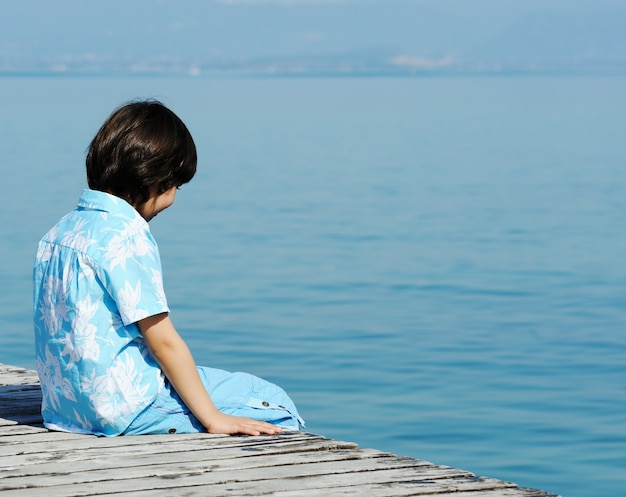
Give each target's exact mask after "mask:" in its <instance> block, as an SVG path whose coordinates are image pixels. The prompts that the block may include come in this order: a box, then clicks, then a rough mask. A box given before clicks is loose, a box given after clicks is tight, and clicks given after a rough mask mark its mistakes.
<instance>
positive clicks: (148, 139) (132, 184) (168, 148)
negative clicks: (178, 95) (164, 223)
mask: <svg viewBox="0 0 626 497" xmlns="http://www.w3.org/2000/svg"><path fill="white" fill-rule="evenodd" d="M196 164H197V155H196V146H195V144H194V142H193V138H192V137H191V134H190V133H189V130H188V129H187V127H186V126H185V124H184V123H183V122H182V121H181V120H180V119H179V118H178V116H177V115H176V114H174V113H173V112H172V111H171V110H169V109H168V108H167V107H165V106H164V105H163V104H162V103H160V102H158V101H155V100H147V101H137V102H131V103H128V104H126V105H123V106H122V107H120V108H118V109H117V110H115V111H114V112H113V113H112V114H111V115H110V116H109V117H108V119H107V120H106V121H105V122H104V124H103V125H102V127H101V128H100V130H99V131H98V133H97V134H96V136H95V137H94V139H93V140H92V141H91V144H90V145H89V151H88V152H87V159H86V165H87V183H88V185H89V188H91V189H92V190H100V191H104V192H108V193H112V194H113V195H116V196H118V197H121V198H123V199H125V200H127V201H128V202H129V203H131V204H132V205H134V206H135V207H137V206H139V205H141V204H143V203H144V202H146V201H147V200H148V199H149V198H150V190H151V189H152V188H153V187H154V186H155V185H156V186H157V187H158V191H159V193H163V192H165V191H167V190H169V189H170V188H172V187H179V186H180V185H182V184H184V183H187V182H189V181H190V180H191V178H193V176H194V174H195V173H196Z"/></svg>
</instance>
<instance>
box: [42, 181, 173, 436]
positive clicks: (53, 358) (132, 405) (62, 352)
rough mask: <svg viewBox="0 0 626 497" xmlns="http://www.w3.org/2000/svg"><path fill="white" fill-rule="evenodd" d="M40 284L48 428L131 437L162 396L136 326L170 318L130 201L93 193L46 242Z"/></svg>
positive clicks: (157, 268) (152, 254)
mask: <svg viewBox="0 0 626 497" xmlns="http://www.w3.org/2000/svg"><path fill="white" fill-rule="evenodd" d="M33 279H34V294H35V300H34V325H35V345H36V353H37V369H38V372H39V376H40V379H41V385H42V392H43V401H42V413H43V417H44V424H45V425H46V426H48V427H51V428H53V429H60V430H66V431H76V432H81V433H95V434H98V435H118V434H120V433H122V432H123V431H124V429H125V428H126V426H128V424H129V423H130V422H131V421H132V420H133V419H134V418H135V417H136V416H137V414H138V413H139V412H141V411H142V410H143V409H144V408H145V407H146V406H147V405H148V404H149V403H150V402H152V401H153V400H154V398H156V395H157V394H158V392H159V391H160V389H162V388H163V380H162V374H161V371H160V369H159V368H158V365H157V364H156V362H155V361H154V360H153V359H152V358H151V356H150V354H149V352H148V350H147V347H146V346H145V343H144V342H143V337H142V336H141V334H140V333H139V330H138V327H137V325H136V324H135V323H136V321H138V320H140V319H142V318H145V317H147V316H151V315H154V314H159V313H162V312H168V308H167V301H166V299H165V293H164V291H163V281H162V273H161V263H160V258H159V252H158V248H157V246H156V243H155V241H154V239H153V238H152V235H151V234H150V231H149V228H148V224H147V223H146V221H145V220H144V219H143V218H142V217H141V216H140V215H139V214H138V213H137V211H136V210H135V209H134V208H133V207H132V206H131V205H130V204H128V203H127V202H125V201H123V200H121V199H119V198H117V197H114V196H113V195H109V194H107V193H104V192H98V191H93V190H85V192H84V193H83V195H82V196H81V198H80V200H79V203H78V207H77V208H76V210H74V211H72V212H71V213H69V214H68V215H66V216H65V217H63V218H62V219H61V220H60V221H59V223H58V224H57V225H56V226H55V227H53V228H52V229H51V230H50V231H49V232H48V233H47V234H46V235H45V236H44V237H43V238H42V240H41V242H40V244H39V247H38V250H37V256H36V260H35V266H34V270H33Z"/></svg>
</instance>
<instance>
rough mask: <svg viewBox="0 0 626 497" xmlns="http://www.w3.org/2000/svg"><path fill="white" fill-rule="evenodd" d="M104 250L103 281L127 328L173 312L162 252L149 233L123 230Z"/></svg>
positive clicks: (102, 260) (112, 238) (111, 239)
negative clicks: (141, 321) (168, 304)
mask: <svg viewBox="0 0 626 497" xmlns="http://www.w3.org/2000/svg"><path fill="white" fill-rule="evenodd" d="M103 251H104V254H103V257H102V258H101V260H100V262H101V271H102V273H103V275H102V276H104V278H103V280H104V281H106V286H107V292H108V294H109V295H110V297H111V298H112V299H113V302H114V303H115V305H116V306H117V310H118V312H119V315H120V318H121V320H122V323H123V324H124V325H125V326H127V325H129V324H131V323H135V322H137V321H139V320H141V319H144V318H146V317H149V316H153V315H155V314H160V313H162V312H169V308H168V306H167V300H166V298H165V292H164V290H163V276H162V270H161V259H160V256H159V250H158V247H157V244H156V241H155V240H154V238H153V237H152V235H151V234H150V232H149V231H143V232H141V231H139V232H138V231H137V230H127V231H122V232H120V233H118V234H116V235H115V236H113V237H111V238H110V239H109V240H108V241H107V244H106V245H105V246H104V247H103Z"/></svg>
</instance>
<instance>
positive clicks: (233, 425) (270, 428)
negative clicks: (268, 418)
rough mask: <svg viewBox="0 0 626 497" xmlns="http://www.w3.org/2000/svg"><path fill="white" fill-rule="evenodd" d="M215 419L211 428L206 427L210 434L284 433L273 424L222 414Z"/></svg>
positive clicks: (210, 425)
mask: <svg viewBox="0 0 626 497" xmlns="http://www.w3.org/2000/svg"><path fill="white" fill-rule="evenodd" d="M213 418H214V419H212V420H211V423H210V424H209V426H207V427H206V428H207V431H208V432H209V433H214V434H217V433H220V434H223V435H237V434H242V435H262V434H265V435H278V434H279V433H281V432H282V429H281V428H280V427H278V426H276V425H273V424H271V423H266V422H264V421H256V420H254V419H249V418H241V417H238V416H230V415H228V414H223V413H221V412H220V413H218V414H216V415H215V416H213Z"/></svg>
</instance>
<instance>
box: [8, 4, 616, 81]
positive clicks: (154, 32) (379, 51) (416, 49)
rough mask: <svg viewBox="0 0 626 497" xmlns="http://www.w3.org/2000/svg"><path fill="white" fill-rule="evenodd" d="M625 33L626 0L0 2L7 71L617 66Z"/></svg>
mask: <svg viewBox="0 0 626 497" xmlns="http://www.w3.org/2000/svg"><path fill="white" fill-rule="evenodd" d="M624 33H626V1H624V0H593V1H592V0H541V1H540V0H524V1H520V0H132V1H131V0H126V1H121V0H108V1H107V2H102V1H100V0H98V1H94V0H55V1H54V2H51V1H49V0H20V1H19V2H15V1H9V0H0V71H3V70H4V71H7V70H17V69H19V68H22V69H24V68H28V67H47V68H54V67H57V68H60V67H63V65H65V66H72V65H73V66H75V67H76V66H78V65H80V64H82V65H89V64H92V65H97V64H100V65H105V66H106V65H107V64H109V65H114V64H116V63H123V64H126V65H129V64H134V65H135V67H138V64H139V65H140V64H141V63H142V62H145V63H154V61H157V60H161V61H167V60H170V61H171V60H179V61H185V63H187V64H194V63H199V64H205V65H206V64H209V65H210V64H216V63H220V64H232V63H240V64H241V63H250V61H259V60H268V59H277V58H286V57H288V58H298V57H300V58H302V57H309V58H310V57H318V58H328V57H333V56H335V57H336V56H345V54H353V55H351V57H358V56H359V55H358V54H360V56H362V57H363V56H364V54H366V55H367V56H369V55H370V54H371V57H372V58H378V59H381V60H382V58H385V59H386V60H391V59H393V58H394V57H395V58H396V59H395V60H397V61H398V63H402V61H404V62H405V63H406V64H409V65H410V64H414V65H417V66H420V64H422V65H423V66H424V67H427V66H428V63H429V61H430V63H432V64H434V67H436V66H437V64H443V65H446V64H448V65H454V64H456V65H458V66H463V65H464V66H465V67H469V66H470V65H473V66H476V67H477V66H478V65H480V64H492V65H494V64H495V65H497V64H505V65H506V64H518V65H519V64H522V65H524V64H526V65H528V64H533V63H534V64H538V63H539V64H541V63H544V64H557V65H558V64H574V63H580V62H581V61H583V62H584V61H587V63H589V60H593V61H596V62H597V61H600V63H607V61H610V62H611V63H612V64H615V63H616V60H617V61H618V62H617V63H618V65H619V64H626V55H624V54H626V35H624ZM354 54H357V55H354ZM432 64H431V65H432Z"/></svg>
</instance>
